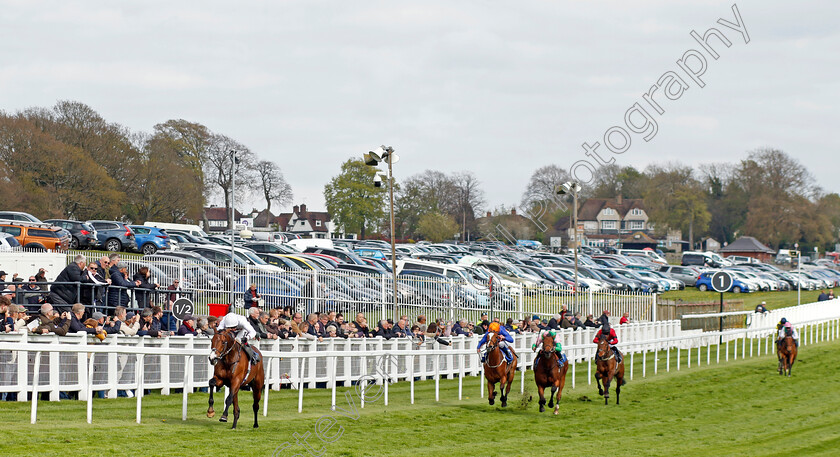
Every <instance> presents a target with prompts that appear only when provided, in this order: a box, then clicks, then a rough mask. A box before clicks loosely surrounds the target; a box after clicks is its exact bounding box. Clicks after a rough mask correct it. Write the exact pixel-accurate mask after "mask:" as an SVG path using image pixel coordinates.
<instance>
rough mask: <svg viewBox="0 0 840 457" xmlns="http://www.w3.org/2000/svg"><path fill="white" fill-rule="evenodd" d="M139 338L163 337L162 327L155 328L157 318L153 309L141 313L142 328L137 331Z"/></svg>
mask: <svg viewBox="0 0 840 457" xmlns="http://www.w3.org/2000/svg"><path fill="white" fill-rule="evenodd" d="M155 327H157V328H155ZM137 336H151V337H159V336H161V335H160V325H159V324H158V325H157V326H155V317H154V313H153V312H152V309H151V308H146V309H144V310H143V311H141V312H140V326H139V328H138V329H137Z"/></svg>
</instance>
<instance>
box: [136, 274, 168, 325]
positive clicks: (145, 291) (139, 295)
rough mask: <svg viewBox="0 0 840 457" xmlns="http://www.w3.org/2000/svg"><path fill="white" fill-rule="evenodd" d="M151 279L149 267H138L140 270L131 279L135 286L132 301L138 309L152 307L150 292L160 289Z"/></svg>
mask: <svg viewBox="0 0 840 457" xmlns="http://www.w3.org/2000/svg"><path fill="white" fill-rule="evenodd" d="M151 278H152V273H151V272H150V271H149V267H140V269H138V270H137V273H134V277H133V278H132V279H134V283H135V284H137V287H136V288H135V291H134V299H135V300H136V301H137V307H138V308H145V307H147V306H152V292H151V291H153V290H155V289H157V288H158V287H160V284H158V283H156V282H154V281H152V280H151ZM169 330H172V329H169Z"/></svg>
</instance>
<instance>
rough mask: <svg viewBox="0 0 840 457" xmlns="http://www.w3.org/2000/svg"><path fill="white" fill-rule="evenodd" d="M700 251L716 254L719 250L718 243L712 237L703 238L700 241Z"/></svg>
mask: <svg viewBox="0 0 840 457" xmlns="http://www.w3.org/2000/svg"><path fill="white" fill-rule="evenodd" d="M700 250H701V251H712V252H718V251H719V250H720V243H719V242H718V241H717V240H716V239H714V238H712V237H706V238H703V239H702V240H700Z"/></svg>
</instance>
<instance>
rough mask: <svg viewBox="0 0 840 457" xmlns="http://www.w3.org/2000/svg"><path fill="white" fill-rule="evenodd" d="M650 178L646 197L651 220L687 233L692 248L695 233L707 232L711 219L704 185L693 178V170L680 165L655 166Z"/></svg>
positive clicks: (649, 170) (649, 168)
mask: <svg viewBox="0 0 840 457" xmlns="http://www.w3.org/2000/svg"><path fill="white" fill-rule="evenodd" d="M647 175H648V178H647V188H646V191H645V194H644V197H645V207H646V208H647V210H648V215H649V216H650V219H651V221H653V222H654V223H656V224H657V225H661V226H665V227H670V228H673V229H679V230H682V232H683V233H688V242H689V246H691V247H692V248H693V246H694V232H695V230H697V231H703V230H705V229H706V227H707V226H708V224H709V220H710V219H711V215H710V214H709V211H708V208H707V207H706V195H705V193H704V192H703V186H702V184H701V183H700V182H699V181H697V180H696V179H695V178H694V170H693V169H692V168H691V167H688V166H683V165H678V164H669V165H667V166H665V167H659V166H654V165H652V166H650V167H648V170H647Z"/></svg>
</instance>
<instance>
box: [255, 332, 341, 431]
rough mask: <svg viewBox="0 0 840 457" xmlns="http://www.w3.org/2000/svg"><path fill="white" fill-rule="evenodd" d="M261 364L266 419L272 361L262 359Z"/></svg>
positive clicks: (264, 415) (278, 383)
mask: <svg viewBox="0 0 840 457" xmlns="http://www.w3.org/2000/svg"><path fill="white" fill-rule="evenodd" d="M275 343H277V341H276V340H275ZM275 346H278V345H277V344H275ZM263 364H264V365H265V386H264V387H265V392H263V396H264V397H263V417H267V416H268V391H269V390H270V389H269V386H270V385H271V383H270V382H268V380H269V379H271V377H270V376H271V366H272V360H269V361H268V363H265V359H263ZM277 385H278V386H279V385H280V381H279V379H278V381H277ZM333 405H335V399H333ZM333 410H335V406H333Z"/></svg>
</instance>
